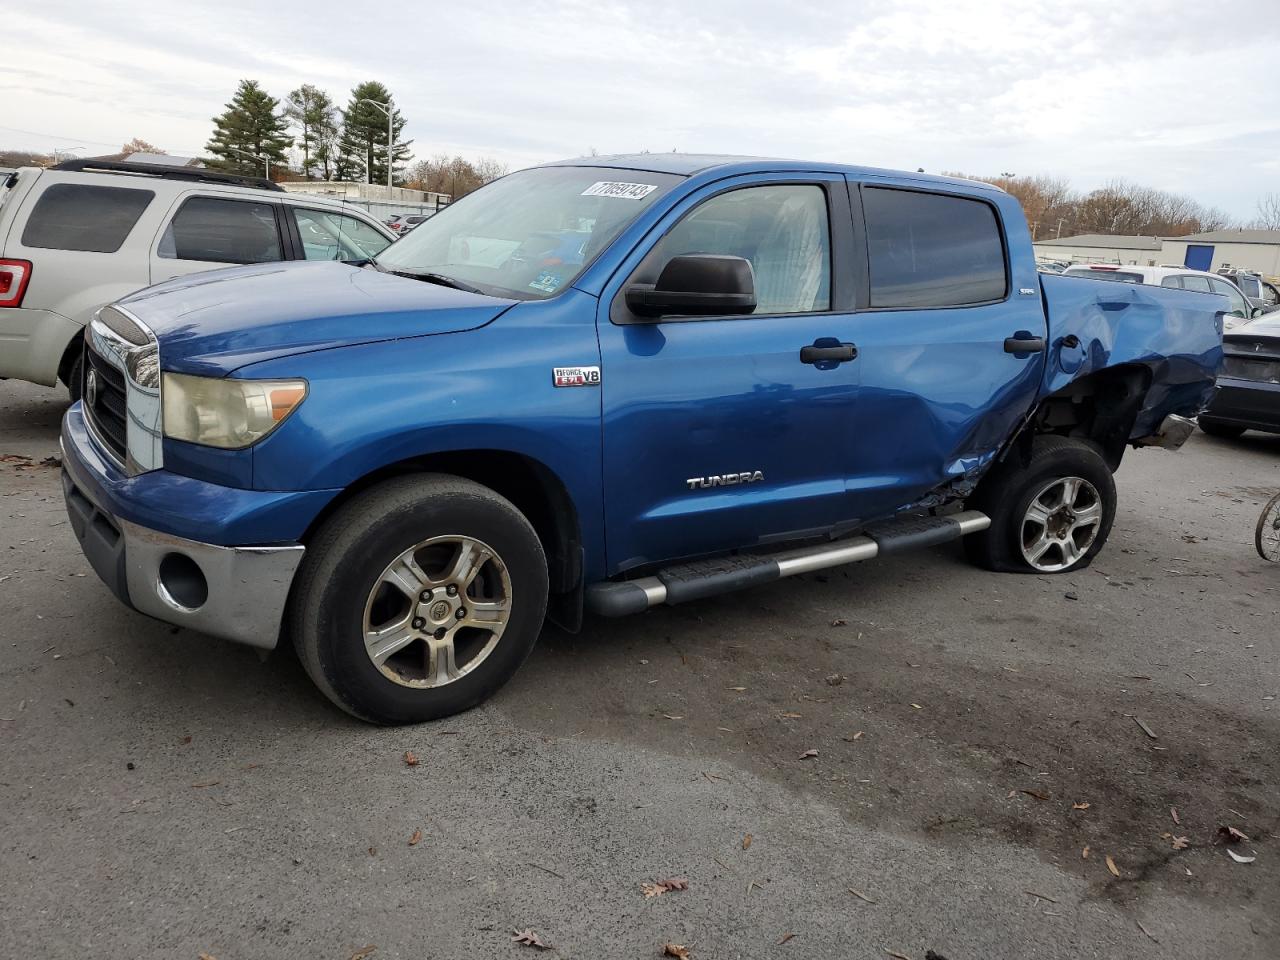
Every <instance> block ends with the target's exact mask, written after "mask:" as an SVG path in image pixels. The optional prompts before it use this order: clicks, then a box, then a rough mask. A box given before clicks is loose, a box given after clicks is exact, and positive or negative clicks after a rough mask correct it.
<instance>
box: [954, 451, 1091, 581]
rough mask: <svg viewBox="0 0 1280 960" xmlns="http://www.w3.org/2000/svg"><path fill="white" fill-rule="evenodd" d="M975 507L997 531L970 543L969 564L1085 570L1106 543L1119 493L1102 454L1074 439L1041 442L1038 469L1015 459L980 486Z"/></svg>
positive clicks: (1034, 456)
mask: <svg viewBox="0 0 1280 960" xmlns="http://www.w3.org/2000/svg"><path fill="white" fill-rule="evenodd" d="M969 506H971V507H973V508H975V509H978V510H981V511H983V512H984V513H985V514H987V516H989V517H990V518H991V526H990V527H988V528H987V529H986V530H984V531H982V532H981V533H975V534H970V535H969V536H968V537H966V538H965V550H966V552H967V553H968V556H969V559H970V560H971V561H973V562H974V563H976V564H977V565H978V566H980V567H985V568H986V569H988V570H997V571H1000V572H1003V573H1037V574H1054V573H1068V572H1071V571H1075V570H1083V569H1084V568H1085V567H1087V566H1088V565H1089V564H1090V563H1091V562H1093V558H1094V557H1095V556H1097V554H1098V551H1100V550H1101V549H1102V547H1103V544H1105V543H1106V542H1107V537H1108V536H1109V535H1110V533H1111V525H1112V523H1113V522H1114V520H1115V514H1116V485H1115V481H1114V479H1113V478H1112V476H1111V470H1110V468H1109V467H1108V466H1107V464H1106V461H1105V460H1103V459H1102V456H1101V454H1099V453H1098V451H1097V450H1096V449H1095V448H1094V447H1093V446H1091V445H1090V444H1088V443H1085V442H1084V441H1082V440H1075V439H1071V438H1068V437H1058V436H1041V437H1036V438H1035V441H1034V443H1033V446H1032V453H1031V462H1030V464H1028V465H1026V466H1023V465H1022V464H1021V463H1020V462H1014V460H1013V458H1011V459H1010V460H1009V461H1006V462H1005V463H1003V464H1000V465H998V466H997V467H995V468H994V469H993V470H992V472H991V473H990V474H988V475H987V477H986V478H984V479H983V481H982V482H981V483H980V484H979V485H978V489H977V491H976V493H975V495H974V496H973V497H971V498H970V500H969Z"/></svg>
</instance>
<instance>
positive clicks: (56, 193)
mask: <svg viewBox="0 0 1280 960" xmlns="http://www.w3.org/2000/svg"><path fill="white" fill-rule="evenodd" d="M154 198H155V193H153V192H152V191H150V190H137V189H134V188H132V187H99V186H94V185H92V184H87V183H55V184H53V185H52V186H50V187H49V188H48V189H46V190H45V191H44V193H42V194H40V198H39V199H38V200H36V204H35V206H34V207H32V209H31V216H29V217H28V218H27V225H26V228H25V229H24V230H23V231H22V245H23V246H24V247H37V248H42V249H45V250H80V251H84V252H85V253H115V252H116V251H117V250H119V249H120V247H121V246H122V245H123V244H124V241H125V238H126V237H127V236H129V231H130V230H132V229H133V227H134V224H136V223H137V222H138V218H139V217H141V216H142V212H143V211H144V210H146V209H147V206H148V205H149V204H150V203H151V201H152V200H153V199H154Z"/></svg>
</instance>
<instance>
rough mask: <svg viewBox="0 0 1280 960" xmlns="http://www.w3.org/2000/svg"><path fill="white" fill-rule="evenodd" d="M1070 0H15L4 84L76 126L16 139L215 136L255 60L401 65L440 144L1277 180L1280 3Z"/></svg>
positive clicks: (36, 114)
mask: <svg viewBox="0 0 1280 960" xmlns="http://www.w3.org/2000/svg"><path fill="white" fill-rule="evenodd" d="M1046 6H1048V5H1036V6H1031V5H1028V4H1026V3H1019V2H1012V0H982V2H957V0H951V2H947V0H901V2H896V3H894V4H884V3H872V2H862V3H838V2H809V0H791V2H789V3H785V4H783V3H778V2H773V0H767V2H766V0H737V2H730V0H703V2H700V3H696V4H690V3H687V2H684V3H680V2H670V0H649V2H645V3H638V2H607V0H600V2H591V3H588V2H585V0H565V2H550V0H525V2H515V0H473V2H470V3H468V4H465V5H463V4H451V5H449V6H448V7H447V8H444V7H440V6H438V5H436V6H426V7H424V6H423V5H421V4H390V5H389V6H382V7H379V8H378V9H377V10H376V11H375V10H373V9H372V8H369V9H368V10H367V12H366V10H365V8H361V7H359V6H352V5H350V4H345V3H344V4H338V3H333V2H317V0H313V2H311V3H308V4H306V5H303V6H295V7H292V8H281V7H279V6H267V5H265V4H261V3H253V2H244V0H224V2H219V3H206V2H187V3H184V4H181V5H174V6H172V7H168V8H166V7H164V6H163V5H155V4H143V3H124V4H111V5H104V4H98V3H88V2H68V0H62V2H46V3H45V4H43V5H41V6H39V7H30V8H26V9H24V8H21V7H19V8H14V9H12V10H8V11H6V23H5V28H4V30H5V35H6V41H5V46H6V58H5V59H6V63H5V64H4V66H3V67H0V98H2V99H3V102H4V103H5V117H4V118H3V122H4V124H5V125H6V127H7V128H18V129H22V130H31V131H37V132H40V133H42V134H52V135H54V138H55V142H50V138H49V137H43V138H40V137H34V138H33V137H30V136H28V135H26V134H18V133H14V132H12V129H6V128H5V127H0V143H4V144H7V145H12V146H26V147H33V148H40V149H49V148H50V147H53V146H58V145H65V144H67V143H73V142H75V140H77V139H78V140H82V141H97V142H102V143H119V142H122V141H123V140H125V139H128V138H129V137H132V136H135V135H137V136H141V137H144V138H146V139H148V140H150V141H152V142H153V143H160V144H162V145H165V146H167V147H169V148H170V149H173V150H175V151H184V150H193V149H196V148H199V147H201V146H202V145H203V144H204V142H205V141H206V140H207V138H208V135H209V132H210V122H209V121H210V118H211V117H212V116H213V115H214V114H216V113H218V112H219V111H220V110H221V109H222V105H223V103H224V102H225V101H226V100H227V98H228V97H229V96H230V94H231V92H232V90H233V89H234V87H235V84H236V82H237V81H238V80H239V79H240V78H242V77H252V78H255V79H257V80H259V81H261V82H262V83H263V85H264V86H265V87H266V88H267V89H268V90H270V91H271V92H272V93H274V94H275V95H277V96H283V95H285V94H287V93H288V92H289V91H290V90H291V89H293V88H294V87H296V86H298V85H299V84H301V83H303V82H310V83H315V84H316V85H318V86H321V87H323V88H325V89H327V90H329V92H330V93H331V94H332V95H333V96H334V98H335V99H336V100H337V101H338V102H339V103H343V102H345V100H346V98H347V96H348V93H349V90H350V88H351V87H352V86H354V85H355V84H356V83H358V82H360V81H362V80H366V79H379V80H381V81H383V82H384V83H386V84H387V85H388V87H390V89H391V90H392V92H393V93H394V95H395V97H396V100H397V103H398V104H399V106H400V107H401V110H402V111H403V113H404V115H405V116H406V117H407V118H408V120H409V125H408V129H407V131H406V135H407V136H408V137H411V138H412V139H413V140H414V141H415V150H416V151H417V152H418V153H420V154H423V155H425V154H430V153H434V152H437V151H440V150H445V151H449V152H461V153H464V154H470V155H481V154H486V155H492V156H496V157H498V158H499V159H501V160H504V161H505V162H507V163H510V164H511V165H512V166H522V165H526V164H530V163H537V162H541V161H544V160H550V159H554V158H557V157H562V156H571V155H576V154H581V153H584V152H586V151H587V150H588V149H589V148H591V147H596V148H598V149H600V150H601V151H602V152H620V151H630V150H639V149H650V150H669V149H672V148H679V149H681V150H690V151H693V150H697V151H707V152H726V153H749V154H766V155H782V156H792V157H810V158H814V159H824V160H825V159H830V160H846V161H849V162H860V163H868V164H872V165H879V166H890V167H907V168H910V169H914V168H916V167H920V166H923V167H925V168H926V169H927V170H930V171H937V170H966V171H969V172H974V173H997V172H1001V171H1005V170H1009V171H1013V172H1017V173H1022V174H1032V173H1052V174H1059V175H1064V176H1067V177H1069V178H1070V179H1071V180H1072V181H1073V182H1074V183H1075V185H1076V186H1078V187H1082V188H1088V187H1092V186H1096V185H1098V184H1100V183H1101V182H1103V181H1105V180H1107V179H1110V178H1112V177H1117V176H1119V177H1125V178H1128V179H1131V180H1134V181H1138V182H1142V183H1148V184H1151V185H1153V186H1159V187H1163V188H1167V189H1177V190H1180V191H1185V192H1189V193H1192V194H1194V195H1195V196H1196V197H1197V198H1198V199H1200V200H1202V201H1204V202H1207V203H1211V204H1215V205H1218V206H1221V207H1224V208H1225V209H1227V210H1228V211H1229V212H1230V213H1232V214H1233V215H1235V216H1238V217H1242V218H1247V217H1249V216H1250V215H1251V214H1252V212H1253V205H1254V202H1255V200H1256V198H1257V197H1259V196H1261V195H1262V194H1264V193H1267V192H1270V191H1273V190H1275V181H1274V177H1275V170H1276V157H1277V156H1278V155H1280V131H1278V130H1277V129H1276V127H1275V124H1274V122H1273V121H1271V119H1270V118H1271V117H1272V116H1273V115H1274V111H1275V108H1276V103H1275V98H1276V83H1275V68H1274V64H1275V58H1274V53H1273V51H1274V50H1275V49H1276V46H1277V44H1278V43H1280V26H1278V25H1277V21H1276V19H1275V18H1274V16H1273V14H1274V10H1273V0H1242V2H1238V3H1234V4H1232V5H1231V9H1230V10H1226V9H1224V8H1223V7H1222V6H1221V5H1218V6H1210V7H1206V6H1204V5H1202V4H1198V3H1194V2H1191V0H1182V2H1176V3H1166V4H1164V5H1162V6H1161V7H1160V8H1159V10H1158V12H1153V11H1152V9H1150V8H1149V7H1145V6H1142V5H1137V6H1135V5H1125V4H1115V3H1114V2H1110V0H1107V2H1102V0H1077V2H1075V3H1072V4H1066V5H1059V6H1056V7H1052V8H1050V9H1045V7H1046ZM1245 24H1248V28H1247V29H1242V25H1245ZM1224 93H1225V95H1224ZM57 137H61V138H66V139H64V140H63V141H61V142H56V138H57Z"/></svg>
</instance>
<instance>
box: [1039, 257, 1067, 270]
mask: <svg viewBox="0 0 1280 960" xmlns="http://www.w3.org/2000/svg"><path fill="white" fill-rule="evenodd" d="M1069 266H1071V264H1069V263H1067V262H1066V261H1065V260H1037V261H1036V269H1037V270H1039V271H1040V272H1041V273H1062V272H1063V271H1064V270H1066V269H1067V267H1069Z"/></svg>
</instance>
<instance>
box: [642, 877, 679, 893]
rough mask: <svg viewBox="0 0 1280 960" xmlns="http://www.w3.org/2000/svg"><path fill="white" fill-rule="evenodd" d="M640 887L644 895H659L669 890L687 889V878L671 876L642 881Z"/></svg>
mask: <svg viewBox="0 0 1280 960" xmlns="http://www.w3.org/2000/svg"><path fill="white" fill-rule="evenodd" d="M640 889H641V890H643V891H644V895H645V896H646V897H660V896H662V895H663V894H664V893H667V892H669V891H671V890H688V889H689V880H688V878H686V877H671V878H669V879H667V880H655V881H654V882H653V883H648V882H646V883H642V884H640Z"/></svg>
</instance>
